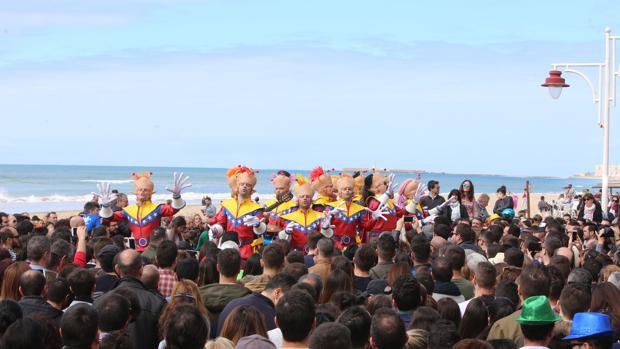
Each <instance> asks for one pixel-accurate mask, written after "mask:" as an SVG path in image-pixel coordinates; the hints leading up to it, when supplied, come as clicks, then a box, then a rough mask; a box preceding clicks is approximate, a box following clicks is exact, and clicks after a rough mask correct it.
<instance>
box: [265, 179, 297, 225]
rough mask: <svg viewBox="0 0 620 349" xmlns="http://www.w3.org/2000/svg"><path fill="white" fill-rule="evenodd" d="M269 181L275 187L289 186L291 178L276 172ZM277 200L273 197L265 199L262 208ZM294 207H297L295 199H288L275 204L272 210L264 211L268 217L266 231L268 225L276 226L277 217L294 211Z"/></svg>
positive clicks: (277, 222)
mask: <svg viewBox="0 0 620 349" xmlns="http://www.w3.org/2000/svg"><path fill="white" fill-rule="evenodd" d="M271 182H272V183H273V184H274V185H275V186H276V187H286V188H289V187H290V186H291V178H290V177H289V176H286V175H284V174H278V175H276V176H274V177H273V179H272V180H271ZM277 202H278V198H273V199H271V200H267V201H266V202H265V203H264V205H263V207H264V208H268V207H270V206H272V205H274V204H275V203H277ZM296 209H297V204H296V203H295V201H293V200H289V201H287V202H283V203H281V204H280V205H278V206H276V208H274V209H273V210H271V211H269V212H265V215H266V216H268V217H269V219H268V220H267V222H268V225H267V230H268V231H269V230H270V229H269V226H277V225H278V224H279V219H278V217H280V216H283V215H286V214H289V213H291V212H293V211H295V210H296ZM278 231H279V230H278Z"/></svg>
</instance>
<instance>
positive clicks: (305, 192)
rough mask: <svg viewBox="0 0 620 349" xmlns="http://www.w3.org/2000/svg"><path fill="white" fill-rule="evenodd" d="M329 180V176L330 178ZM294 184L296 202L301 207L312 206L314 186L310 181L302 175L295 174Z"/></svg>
mask: <svg viewBox="0 0 620 349" xmlns="http://www.w3.org/2000/svg"><path fill="white" fill-rule="evenodd" d="M330 180H331V178H330ZM296 182H297V183H296V184H295V189H294V190H295V196H296V197H297V204H298V205H299V207H300V208H302V209H308V208H310V206H312V198H313V197H314V188H313V187H312V185H311V184H310V181H308V179H307V178H306V177H304V176H302V175H297V178H296Z"/></svg>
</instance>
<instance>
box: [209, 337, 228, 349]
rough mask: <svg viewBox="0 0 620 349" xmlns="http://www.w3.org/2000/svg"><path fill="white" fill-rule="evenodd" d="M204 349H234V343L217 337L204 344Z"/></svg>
mask: <svg viewBox="0 0 620 349" xmlns="http://www.w3.org/2000/svg"><path fill="white" fill-rule="evenodd" d="M205 349H235V343H233V342H232V341H231V340H230V339H228V338H224V337H217V338H215V339H213V340H210V341H208V342H207V344H205Z"/></svg>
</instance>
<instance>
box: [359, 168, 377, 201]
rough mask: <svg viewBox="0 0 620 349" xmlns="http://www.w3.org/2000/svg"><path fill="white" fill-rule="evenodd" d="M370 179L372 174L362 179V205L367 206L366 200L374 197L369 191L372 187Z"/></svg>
mask: <svg viewBox="0 0 620 349" xmlns="http://www.w3.org/2000/svg"><path fill="white" fill-rule="evenodd" d="M372 177H373V174H372V173H371V174H369V175H367V176H366V177H364V187H363V188H362V203H363V204H364V205H366V204H368V199H370V198H371V197H373V196H374V195H375V194H374V193H373V192H371V191H370V187H372Z"/></svg>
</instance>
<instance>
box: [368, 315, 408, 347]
mask: <svg viewBox="0 0 620 349" xmlns="http://www.w3.org/2000/svg"><path fill="white" fill-rule="evenodd" d="M370 337H371V338H372V341H373V343H374V347H375V348H376V349H392V348H402V347H403V346H404V345H405V343H407V339H408V337H407V333H406V330H405V325H404V324H403V320H401V318H400V316H398V314H397V313H396V312H395V311H394V310H392V309H388V308H381V309H379V310H377V311H376V312H375V315H373V317H372V321H371V324H370Z"/></svg>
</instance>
